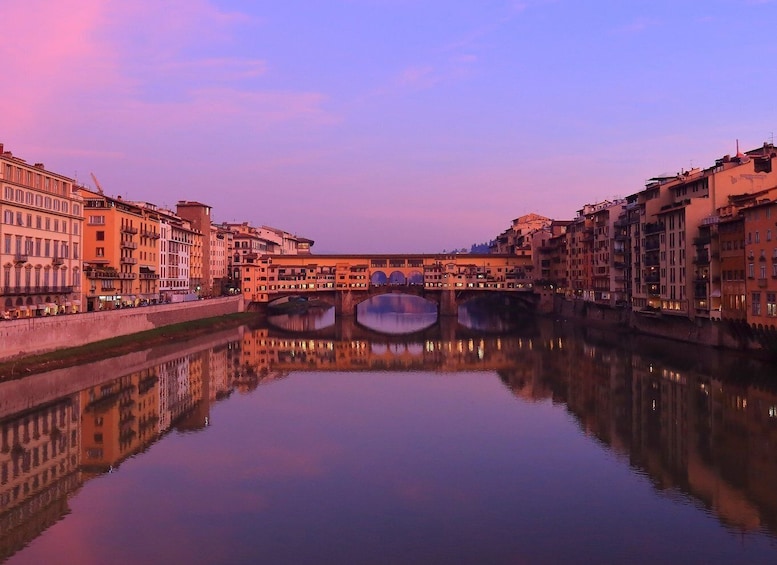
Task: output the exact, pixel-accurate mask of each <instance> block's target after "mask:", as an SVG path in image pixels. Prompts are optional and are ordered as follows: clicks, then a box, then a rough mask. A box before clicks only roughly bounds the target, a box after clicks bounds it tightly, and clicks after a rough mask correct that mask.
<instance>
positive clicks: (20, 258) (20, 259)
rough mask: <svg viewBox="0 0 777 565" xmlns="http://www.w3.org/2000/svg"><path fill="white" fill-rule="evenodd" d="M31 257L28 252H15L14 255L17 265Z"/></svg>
mask: <svg viewBox="0 0 777 565" xmlns="http://www.w3.org/2000/svg"><path fill="white" fill-rule="evenodd" d="M29 259H30V258H29V256H28V255H27V254H26V253H14V256H13V262H14V263H16V264H17V265H19V264H21V263H26V262H27V261H29Z"/></svg>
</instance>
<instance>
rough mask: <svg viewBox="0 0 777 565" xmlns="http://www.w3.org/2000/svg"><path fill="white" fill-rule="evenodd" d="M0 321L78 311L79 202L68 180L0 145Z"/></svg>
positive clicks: (79, 273) (80, 206)
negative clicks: (2, 319)
mask: <svg viewBox="0 0 777 565" xmlns="http://www.w3.org/2000/svg"><path fill="white" fill-rule="evenodd" d="M0 183H1V184H2V190H1V191H0V220H1V221H2V222H1V223H0V268H2V280H0V316H2V317H3V318H18V317H27V316H36V315H38V316H40V315H44V314H62V313H71V312H77V311H79V310H80V287H81V234H82V224H83V215H82V205H81V197H80V196H79V195H78V194H77V193H74V192H73V181H72V180H71V179H69V178H67V177H65V176H62V175H59V174H56V173H52V172H50V171H48V170H46V168H45V167H44V166H43V164H42V163H35V164H34V165H30V164H28V163H27V162H26V161H25V160H24V159H20V158H18V157H14V156H13V155H12V154H11V152H10V151H4V149H3V145H2V144H0Z"/></svg>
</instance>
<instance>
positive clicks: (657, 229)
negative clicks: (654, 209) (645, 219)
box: [645, 222, 665, 235]
mask: <svg viewBox="0 0 777 565" xmlns="http://www.w3.org/2000/svg"><path fill="white" fill-rule="evenodd" d="M664 229H665V228H664V224H663V223H661V222H653V223H649V224H645V235H650V234H653V233H661V232H662V231H664Z"/></svg>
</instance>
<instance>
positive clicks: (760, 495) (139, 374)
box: [0, 323, 777, 560]
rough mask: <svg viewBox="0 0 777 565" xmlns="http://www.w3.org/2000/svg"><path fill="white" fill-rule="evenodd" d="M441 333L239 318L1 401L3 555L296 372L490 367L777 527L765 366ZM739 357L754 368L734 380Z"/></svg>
mask: <svg viewBox="0 0 777 565" xmlns="http://www.w3.org/2000/svg"><path fill="white" fill-rule="evenodd" d="M340 330H342V328H340ZM354 331H356V330H354V329H353V328H351V329H347V331H346V333H351V334H353V333H354ZM445 333H448V334H449V333H450V332H444V331H441V332H440V335H438V336H437V337H434V336H431V337H429V336H427V335H425V336H424V337H423V338H421V339H417V340H407V339H405V340H402V339H398V338H397V337H396V336H388V337H379V336H372V337H364V336H361V337H356V338H353V339H348V340H341V339H337V338H332V339H328V338H321V337H306V336H303V335H297V336H295V335H290V334H285V335H280V334H278V333H277V332H276V331H275V330H269V329H266V328H259V329H252V330H249V329H241V330H239V331H235V333H234V334H230V335H229V336H228V337H226V338H224V337H220V338H219V339H218V340H216V341H215V342H214V343H212V344H210V346H208V347H205V348H202V349H199V350H197V351H191V352H186V353H182V352H180V351H173V352H168V353H165V354H164V355H157V356H154V355H150V356H149V358H150V359H151V358H153V359H152V360H151V361H149V362H148V363H147V364H146V365H145V366H141V367H137V368H136V370H134V371H133V372H131V373H128V374H126V375H122V376H119V377H117V378H113V379H109V380H105V381H104V382H95V383H92V384H90V385H89V386H86V387H84V388H82V389H80V390H77V391H74V392H72V393H68V394H65V395H61V394H59V392H58V391H61V390H62V387H61V386H59V385H57V383H53V385H52V387H51V390H52V393H51V397H45V398H44V397H42V398H41V399H40V403H39V404H38V405H36V406H29V407H25V408H24V409H22V410H19V409H15V408H6V406H14V404H13V402H8V403H6V404H3V405H2V407H3V409H5V410H6V413H0V418H1V419H0V447H1V449H0V560H1V559H4V558H7V557H8V556H10V555H12V554H13V553H15V552H17V551H18V550H19V549H20V548H22V547H24V546H25V545H26V544H27V543H29V542H30V541H31V540H32V539H34V538H35V537H36V536H38V535H40V534H41V533H42V532H43V531H44V530H46V529H47V528H48V527H49V526H51V525H52V524H54V523H55V522H56V521H57V520H59V519H61V518H62V517H63V516H64V515H65V514H67V513H68V512H69V510H68V498H69V497H70V496H72V495H73V494H74V493H75V492H76V491H77V490H78V489H79V488H81V487H82V485H83V484H84V483H85V482H86V481H88V480H89V479H90V478H91V477H94V476H96V475H99V474H102V473H107V472H112V471H113V470H116V469H117V468H119V467H120V466H121V464H122V462H123V461H125V460H126V459H127V458H128V457H132V456H134V455H136V454H138V453H141V452H142V451H144V450H145V449H147V448H148V446H149V445H151V444H152V443H154V442H155V441H158V440H159V439H160V438H162V437H163V436H164V435H165V434H166V433H167V432H169V431H170V430H171V429H177V430H179V431H192V430H198V429H202V428H203V427H205V426H206V425H208V424H209V423H212V422H210V416H209V414H210V408H211V406H212V405H213V404H214V403H216V402H219V401H221V400H224V399H226V398H228V397H229V396H230V395H231V394H232V393H233V392H234V391H238V392H240V393H250V392H251V391H254V390H255V389H257V387H259V385H260V384H262V383H266V382H270V381H273V380H276V379H280V378H285V377H287V376H289V375H293V373H295V372H300V371H394V372H400V371H401V372H405V371H426V372H435V373H441V374H444V373H461V372H470V371H491V372H495V373H496V374H498V375H499V378H500V379H501V380H502V382H503V383H504V385H505V386H506V387H507V389H508V390H509V391H510V392H511V393H512V394H514V395H515V396H516V397H517V398H520V399H521V400H522V401H525V402H538V401H551V402H552V403H553V404H556V405H562V406H564V407H565V408H566V410H567V411H568V412H569V414H571V415H572V416H573V417H574V418H575V419H576V421H577V423H578V425H579V427H580V428H581V429H582V430H583V431H584V433H585V434H587V435H588V436H590V437H591V438H594V439H595V440H596V441H597V442H599V443H601V444H603V445H606V446H607V447H608V448H609V449H610V450H612V451H613V452H614V453H616V454H618V455H619V456H621V458H622V460H623V461H624V464H628V465H630V466H631V467H632V468H634V469H635V470H637V471H638V472H639V473H643V474H645V475H646V476H648V477H650V479H651V481H652V484H653V485H654V488H655V489H657V490H658V491H661V492H663V493H667V494H670V495H673V496H682V497H688V498H689V499H690V500H692V501H694V502H695V504H697V505H702V506H703V507H704V508H706V509H707V510H708V511H709V512H710V513H713V514H714V515H716V516H717V518H718V519H719V520H720V521H721V522H722V523H724V524H726V525H727V526H729V527H730V528H732V529H734V530H736V531H741V532H749V531H755V530H764V531H767V532H769V533H770V535H777V484H775V483H777V478H776V477H777V450H775V449H774V446H775V445H777V387H775V385H774V382H773V380H774V379H773V378H769V377H770V376H769V375H768V370H769V368H768V367H765V366H760V365H758V364H756V363H751V364H750V365H749V366H747V367H746V368H744V369H743V363H742V361H741V360H739V359H736V358H729V357H726V356H725V355H724V354H722V353H717V352H710V351H709V350H699V351H698V352H696V351H695V350H692V349H689V348H688V347H687V346H686V347H683V348H681V349H680V350H679V351H677V352H676V354H675V353H673V352H672V351H671V349H669V348H668V347H667V344H666V343H660V344H658V345H657V346H656V345H655V344H651V343H650V342H646V341H645V342H643V341H638V340H636V339H629V340H628V341H627V342H624V339H625V338H623V337H622V336H608V335H607V334H604V333H595V332H592V331H586V332H583V331H581V330H577V329H574V328H567V327H566V326H564V325H560V324H555V325H553V324H551V323H548V324H542V325H540V326H539V327H538V328H536V331H533V332H531V333H530V334H528V335H525V336H522V337H521V336H515V335H513V336H484V335H480V336H477V335H469V334H471V332H468V330H462V329H461V328H459V330H458V331H457V332H456V333H455V334H454V335H453V336H452V338H451V337H450V336H448V337H444V336H443V334H445ZM356 334H358V331H356ZM81 370H82V368H74V369H72V370H71V371H72V375H76V374H77V373H78V372H79V371H81ZM744 370H746V371H747V372H748V375H749V376H748V378H747V379H743V378H739V379H736V378H732V377H730V375H732V374H738V375H742V374H743V371H744ZM61 378H63V379H70V378H75V377H68V376H67V375H65V376H63V377H61ZM29 379H41V381H39V382H42V381H44V380H45V377H44V376H43V375H39V376H32V377H28V379H25V380H23V381H13V382H9V383H0V398H3V399H10V398H11V397H12V395H13V394H22V392H18V391H23V390H25V389H24V386H25V381H27V380H29ZM14 391H17V392H14ZM57 394H59V396H56V395H57ZM42 396H45V395H42ZM4 402H5V400H4Z"/></svg>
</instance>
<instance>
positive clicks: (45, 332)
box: [0, 296, 245, 361]
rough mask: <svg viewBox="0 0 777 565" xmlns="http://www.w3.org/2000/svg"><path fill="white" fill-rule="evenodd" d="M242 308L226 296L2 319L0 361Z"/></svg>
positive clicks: (240, 302)
mask: <svg viewBox="0 0 777 565" xmlns="http://www.w3.org/2000/svg"><path fill="white" fill-rule="evenodd" d="M243 311H245V304H244V301H243V297H242V296H230V297H223V298H213V299H208V300H197V301H193V302H182V303H177V304H160V305H155V306H144V307H141V308H127V309H121V310H108V311H102V312H86V313H81V314H69V315H63V316H46V317H36V318H23V319H19V320H10V321H4V322H0V361H7V360H11V359H15V358H23V357H28V356H30V355H37V354H40V353H48V352H50V351H56V350H58V349H65V348H71V347H77V346H81V345H86V344H88V343H94V342H98V341H103V340H106V339H110V338H113V337H118V336H125V335H131V334H137V333H141V332H145V331H149V330H154V329H159V328H163V327H166V326H171V325H174V324H181V323H184V322H192V321H194V320H201V319H207V318H217V317H220V316H226V315H228V314H236V313H238V312H243Z"/></svg>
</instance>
